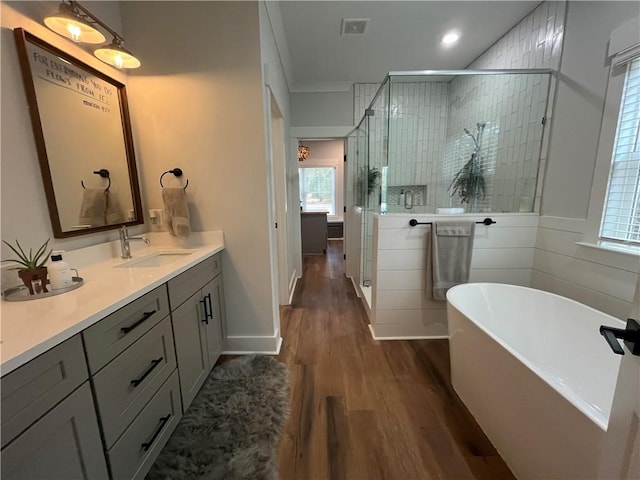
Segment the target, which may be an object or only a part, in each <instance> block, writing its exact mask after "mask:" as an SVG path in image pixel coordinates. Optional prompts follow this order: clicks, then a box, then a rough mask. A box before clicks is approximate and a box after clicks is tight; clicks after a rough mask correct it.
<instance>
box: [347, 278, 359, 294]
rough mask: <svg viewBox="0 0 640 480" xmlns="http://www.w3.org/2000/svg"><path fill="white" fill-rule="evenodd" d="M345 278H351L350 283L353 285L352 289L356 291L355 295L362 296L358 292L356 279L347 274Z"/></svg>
mask: <svg viewBox="0 0 640 480" xmlns="http://www.w3.org/2000/svg"><path fill="white" fill-rule="evenodd" d="M347 278H348V279H349V280H351V285H353V291H354V292H356V297H358V298H360V297H361V296H362V293H361V292H360V289H359V288H358V285H357V284H356V279H355V278H353V277H350V276H348V275H347Z"/></svg>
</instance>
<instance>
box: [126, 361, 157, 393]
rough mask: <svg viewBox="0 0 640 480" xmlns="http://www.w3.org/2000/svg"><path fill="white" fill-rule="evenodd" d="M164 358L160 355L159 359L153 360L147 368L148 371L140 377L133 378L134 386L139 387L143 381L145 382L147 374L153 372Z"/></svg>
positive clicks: (132, 383)
mask: <svg viewBox="0 0 640 480" xmlns="http://www.w3.org/2000/svg"><path fill="white" fill-rule="evenodd" d="M162 360H164V358H163V357H160V358H158V359H157V360H153V361H152V362H151V366H150V367H149V368H148V369H147V371H146V372H144V373H143V374H142V375H141V376H140V377H139V378H136V379H133V380H131V385H133V386H134V387H137V386H138V385H140V384H141V383H142V382H144V379H145V378H147V376H149V374H150V373H151V372H153V369H154V368H156V367H157V366H158V365H159V364H160V362H161V361H162Z"/></svg>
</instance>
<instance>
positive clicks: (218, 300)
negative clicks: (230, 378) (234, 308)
mask: <svg viewBox="0 0 640 480" xmlns="http://www.w3.org/2000/svg"><path fill="white" fill-rule="evenodd" d="M202 296H203V299H204V301H205V302H207V313H208V314H209V315H208V318H207V319H206V320H205V322H204V330H205V336H206V340H207V353H208V356H209V365H210V366H211V367H213V365H215V363H216V361H217V360H218V357H219V356H220V353H221V352H222V345H223V338H224V337H223V333H222V332H223V330H222V328H223V319H224V303H223V302H224V295H223V291H222V275H218V276H217V277H216V278H214V279H213V280H211V281H210V282H209V283H207V284H206V285H205V286H204V288H203V289H202Z"/></svg>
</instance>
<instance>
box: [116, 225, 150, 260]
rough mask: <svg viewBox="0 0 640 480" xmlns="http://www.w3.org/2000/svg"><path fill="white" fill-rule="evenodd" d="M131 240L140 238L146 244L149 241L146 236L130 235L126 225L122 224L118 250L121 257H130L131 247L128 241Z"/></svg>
mask: <svg viewBox="0 0 640 480" xmlns="http://www.w3.org/2000/svg"><path fill="white" fill-rule="evenodd" d="M131 240H142V241H143V242H144V243H146V244H147V245H149V243H151V242H149V239H148V238H146V237H130V236H129V231H128V230H127V226H126V225H123V226H122V228H121V229H120V251H121V252H122V254H121V255H120V257H121V258H131V248H130V247H129V241H131Z"/></svg>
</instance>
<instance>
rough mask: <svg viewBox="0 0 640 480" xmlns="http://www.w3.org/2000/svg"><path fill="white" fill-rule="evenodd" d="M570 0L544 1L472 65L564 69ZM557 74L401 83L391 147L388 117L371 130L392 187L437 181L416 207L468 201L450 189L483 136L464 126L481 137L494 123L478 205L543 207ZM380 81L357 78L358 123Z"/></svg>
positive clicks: (487, 136) (395, 93)
mask: <svg viewBox="0 0 640 480" xmlns="http://www.w3.org/2000/svg"><path fill="white" fill-rule="evenodd" d="M565 5H566V2H544V3H542V4H540V5H539V6H538V7H537V8H536V9H535V10H534V11H533V12H531V14H529V15H528V16H527V17H526V18H524V19H523V20H522V21H521V22H520V23H519V24H518V25H516V26H515V27H514V28H513V29H512V30H511V31H509V32H508V33H507V34H506V35H505V36H504V37H502V38H501V39H500V40H498V41H497V42H496V43H495V44H494V45H493V46H492V47H491V48H490V49H488V50H487V51H486V52H485V53H484V54H482V55H481V56H480V57H479V58H478V59H477V60H475V61H474V62H473V63H472V64H471V65H469V67H468V68H469V69H514V68H558V66H559V61H560V51H561V46H562V38H563V32H564V17H565ZM426 67H428V66H425V68H426ZM549 80H550V78H549V76H548V75H508V76H497V75H496V76H475V77H457V78H455V79H453V80H452V81H450V82H448V83H444V82H428V83H426V82H425V83H420V84H417V83H393V82H392V84H391V91H390V101H391V103H390V109H389V115H390V118H389V125H390V127H389V132H388V135H389V138H388V145H387V142H385V139H384V138H382V137H383V136H384V135H382V134H383V133H386V132H385V130H384V129H383V127H384V125H383V124H382V123H379V122H378V121H377V120H382V116H379V117H378V119H377V120H376V121H374V123H373V124H371V125H372V126H373V128H372V129H371V130H370V134H371V135H376V134H379V135H381V138H379V139H377V140H375V141H372V142H371V143H370V146H371V148H372V150H371V151H370V159H378V160H377V161H378V163H379V164H382V159H383V158H384V156H385V153H386V150H385V148H388V149H389V170H388V184H389V185H405V184H413V185H427V186H428V188H427V190H428V194H427V199H426V201H425V206H424V207H423V208H421V209H416V210H415V211H416V212H418V213H422V212H433V211H434V209H435V208H436V207H439V206H458V204H459V200H458V199H457V198H451V197H450V196H449V192H448V191H447V189H448V187H449V185H450V184H451V181H452V179H453V177H454V176H455V174H456V172H457V171H458V170H459V169H460V168H461V167H462V166H463V165H464V163H465V162H466V161H467V160H468V159H469V157H470V155H471V153H472V151H473V140H471V138H470V137H469V136H468V135H466V134H465V133H464V130H463V129H464V128H467V129H469V130H470V131H471V132H472V133H474V134H475V133H476V131H477V129H476V124H477V123H480V122H486V127H485V130H484V135H483V140H484V141H483V148H482V152H481V155H482V157H483V167H484V173H485V177H486V194H487V195H486V197H485V199H484V201H479V202H477V203H476V204H475V205H474V206H473V209H474V211H494V212H520V211H522V212H530V211H538V210H539V205H540V196H541V191H542V190H541V182H536V179H537V178H540V179H542V178H543V174H544V166H545V164H546V154H547V149H546V148H545V145H543V144H542V143H543V141H542V137H543V135H542V134H543V125H542V119H543V117H546V120H547V123H546V124H547V125H548V124H549V120H550V117H551V103H552V102H549V104H548V103H547V92H548V91H549V85H548V83H549ZM379 85H380V84H374V83H367V84H356V85H355V88H354V121H355V122H358V121H359V120H360V119H361V118H362V115H363V114H364V110H365V109H366V108H368V107H369V104H370V103H371V100H372V98H373V96H374V95H375V93H376V91H377V89H378V88H379ZM552 87H553V85H552ZM549 93H550V94H553V88H551V92H549ZM383 97H386V95H383ZM549 98H552V96H550V97H549ZM377 103H378V102H377ZM377 107H378V106H376V108H377ZM376 113H377V112H376ZM545 140H546V139H545ZM544 143H545V144H546V142H544ZM538 160H540V161H538ZM390 203H391V202H390ZM467 208H468V207H467Z"/></svg>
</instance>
